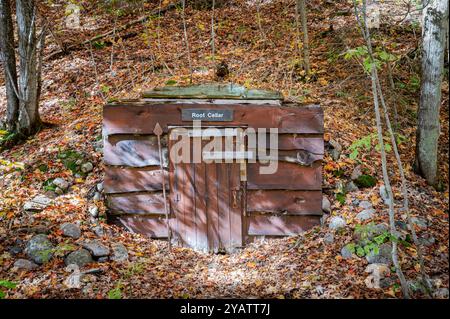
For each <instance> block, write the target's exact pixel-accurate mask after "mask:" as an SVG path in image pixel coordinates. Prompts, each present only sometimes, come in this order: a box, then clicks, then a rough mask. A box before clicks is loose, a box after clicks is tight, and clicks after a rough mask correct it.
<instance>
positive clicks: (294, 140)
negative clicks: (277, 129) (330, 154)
mask: <svg viewBox="0 0 450 319" xmlns="http://www.w3.org/2000/svg"><path fill="white" fill-rule="evenodd" d="M267 141H268V139H267ZM267 148H268V149H270V148H272V147H271V145H270V144H269V141H268V142H267ZM278 149H279V150H282V151H289V150H304V151H307V152H310V153H313V154H324V141H323V137H322V136H320V137H315V136H304V135H297V134H279V135H278Z"/></svg>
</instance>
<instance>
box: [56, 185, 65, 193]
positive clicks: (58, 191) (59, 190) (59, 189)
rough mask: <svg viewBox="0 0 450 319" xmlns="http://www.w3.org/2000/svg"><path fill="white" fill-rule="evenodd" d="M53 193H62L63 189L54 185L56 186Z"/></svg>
mask: <svg viewBox="0 0 450 319" xmlns="http://www.w3.org/2000/svg"><path fill="white" fill-rule="evenodd" d="M55 194H57V195H62V194H64V191H63V190H62V189H61V188H59V187H56V188H55Z"/></svg>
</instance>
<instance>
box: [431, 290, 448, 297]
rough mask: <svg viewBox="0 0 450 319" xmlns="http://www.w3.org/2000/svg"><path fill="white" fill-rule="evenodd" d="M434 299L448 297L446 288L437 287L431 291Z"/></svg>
mask: <svg viewBox="0 0 450 319" xmlns="http://www.w3.org/2000/svg"><path fill="white" fill-rule="evenodd" d="M433 297H434V298H436V299H448V288H439V289H437V290H435V291H434V292H433Z"/></svg>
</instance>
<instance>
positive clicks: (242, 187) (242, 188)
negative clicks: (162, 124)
mask: <svg viewBox="0 0 450 319" xmlns="http://www.w3.org/2000/svg"><path fill="white" fill-rule="evenodd" d="M177 128H185V129H193V125H182V126H178V125H177V126H168V153H169V160H168V162H169V163H168V164H169V167H168V169H169V184H170V192H169V203H170V217H171V218H170V220H171V222H170V228H171V230H172V232H173V233H175V232H174V230H175V229H177V230H178V226H177V225H179V224H178V220H177V219H178V218H179V217H180V216H177V212H176V209H175V207H174V200H176V197H177V196H178V195H176V194H175V193H178V194H179V190H178V189H176V187H175V176H174V173H175V166H176V165H177V164H174V163H173V162H172V161H171V159H170V150H171V148H172V144H173V142H174V141H173V140H172V139H171V138H170V137H171V134H172V130H173V129H177ZM208 128H218V129H226V128H242V129H245V128H246V126H245V127H243V126H224V125H214V126H211V125H208V126H202V127H201V128H200V129H201V130H202V131H203V130H204V129H208ZM190 138H193V137H191V136H190ZM244 138H245V137H244ZM202 147H203V145H202ZM244 148H245V150H247V139H246V138H245V139H244ZM202 163H203V161H202ZM211 164H215V165H220V164H227V163H214V162H213V163H211ZM228 164H234V165H237V168H238V171H237V172H236V178H237V180H238V182H237V184H238V185H239V189H238V190H239V193H238V194H239V204H240V205H239V206H238V207H239V211H240V214H239V216H240V226H241V227H240V230H238V231H239V232H240V236H239V237H240V238H239V239H238V241H239V242H238V244H237V245H236V247H235V246H234V245H233V244H232V241H233V237H232V235H231V228H230V243H229V245H230V247H225V250H226V251H227V252H233V251H234V250H236V248H241V247H243V246H244V244H245V242H246V241H247V235H246V231H245V230H246V223H247V221H246V205H247V203H246V201H247V198H246V181H241V178H242V177H241V173H240V172H241V166H242V164H240V163H239V161H238V160H235V161H234V162H233V163H228ZM204 165H208V164H206V163H204ZM244 165H245V166H246V165H247V161H246V160H244ZM216 167H218V166H216ZM231 167H232V166H231ZM206 169H207V166H205V170H206ZM206 174H207V171H205V176H206ZM228 178H229V179H230V178H232V176H231V174H230V175H229V176H228ZM207 179H208V178H206V180H207ZM217 179H218V177H217V175H216V180H217ZM205 183H206V181H205ZM180 196H181V195H180ZM228 196H229V197H228V198H229V199H231V196H233V195H232V191H231V188H229V194H228ZM206 200H208V199H206ZM217 200H218V202H219V198H218V199H217ZM231 205H232V204H231V202H230V201H229V202H228V215H227V216H228V218H231V214H232V211H231V210H232V209H233V208H232V206H231ZM218 209H219V208H218ZM208 211H209V210H208V202H206V211H205V212H206V217H207V220H206V223H207V226H206V234H205V235H206V237H207V243H208V251H210V252H211V251H214V252H218V251H219V250H220V247H211V246H210V244H211V242H212V241H211V238H209V234H210V229H209V224H208V221H209V218H210V215H209V214H208ZM211 216H212V215H211ZM218 218H219V223H220V216H218ZM175 227H176V228H175ZM196 227H197V226H196ZM230 227H231V225H230ZM174 228H175V229H174ZM179 236H180V234H178V233H177V234H176V238H174V240H175V241H177V242H175V243H178V244H181V245H183V246H186V245H187V246H189V244H188V243H185V242H183V240H182V238H179ZM217 236H218V245H220V231H219V232H218V234H217ZM174 237H175V236H174Z"/></svg>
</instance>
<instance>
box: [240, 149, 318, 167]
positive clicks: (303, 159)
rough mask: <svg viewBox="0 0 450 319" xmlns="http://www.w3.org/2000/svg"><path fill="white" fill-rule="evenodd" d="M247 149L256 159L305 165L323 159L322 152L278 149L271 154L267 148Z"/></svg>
mask: <svg viewBox="0 0 450 319" xmlns="http://www.w3.org/2000/svg"><path fill="white" fill-rule="evenodd" d="M248 150H249V151H250V152H253V154H255V157H256V159H257V160H266V161H267V160H278V161H283V162H288V163H296V164H299V165H306V166H309V165H311V164H312V163H314V162H315V161H321V160H322V159H323V154H314V153H310V152H308V151H304V150H292V151H278V152H277V153H276V155H271V152H270V150H267V149H266V150H264V149H263V150H258V149H254V148H249V149H248ZM272 152H273V150H272Z"/></svg>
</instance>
